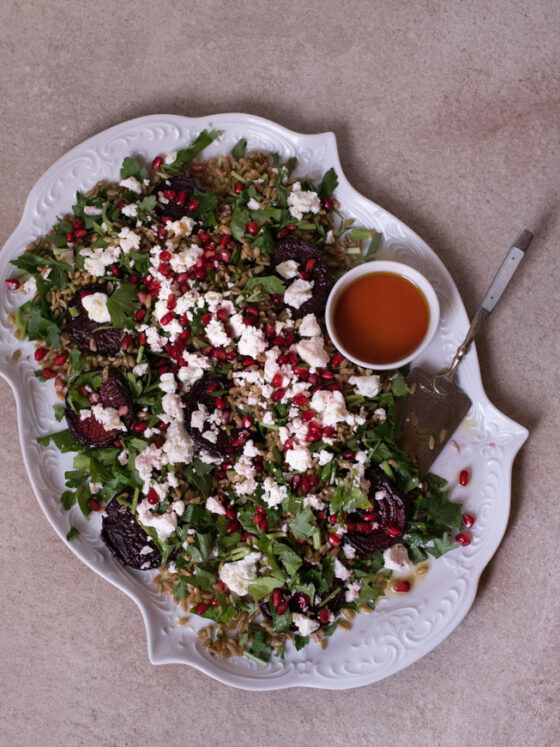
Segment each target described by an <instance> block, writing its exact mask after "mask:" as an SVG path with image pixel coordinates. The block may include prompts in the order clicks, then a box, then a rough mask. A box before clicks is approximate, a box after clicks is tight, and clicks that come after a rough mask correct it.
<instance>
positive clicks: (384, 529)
mask: <svg viewBox="0 0 560 747" xmlns="http://www.w3.org/2000/svg"><path fill="white" fill-rule="evenodd" d="M365 478H366V480H369V482H370V485H371V487H370V492H369V498H370V500H371V502H372V504H373V507H374V510H375V512H376V514H377V518H376V520H375V522H374V524H373V526H375V529H373V530H372V531H371V532H359V531H357V530H356V531H352V532H348V533H347V534H346V535H345V539H346V540H347V541H348V542H350V544H351V545H353V546H354V547H355V548H356V550H357V551H358V552H359V553H360V554H361V555H369V554H370V553H372V552H375V551H376V550H385V549H386V548H387V547H391V545H394V544H395V542H398V541H399V540H400V539H401V537H402V535H403V533H404V529H405V525H406V506H405V502H404V499H403V497H402V495H401V494H400V493H399V491H398V490H397V488H396V487H395V485H394V484H393V483H392V482H391V481H390V480H389V478H388V477H387V475H386V474H385V473H384V472H383V470H382V469H380V468H379V467H370V468H369V469H367V470H366V472H365ZM380 490H381V491H383V492H384V493H385V497H384V498H383V499H382V500H376V499H375V494H376V492H377V491H380ZM363 515H364V512H363V511H361V510H359V511H353V512H352V513H350V514H348V517H347V521H349V522H352V523H359V522H363Z"/></svg>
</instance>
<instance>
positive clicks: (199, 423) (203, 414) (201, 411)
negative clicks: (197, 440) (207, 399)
mask: <svg viewBox="0 0 560 747" xmlns="http://www.w3.org/2000/svg"><path fill="white" fill-rule="evenodd" d="M207 420H208V410H207V409H206V407H205V405H203V404H202V403H201V402H199V403H198V409H196V410H195V411H194V412H193V413H192V415H191V428H197V429H198V430H199V431H202V429H203V428H204V426H205V424H206V421H207Z"/></svg>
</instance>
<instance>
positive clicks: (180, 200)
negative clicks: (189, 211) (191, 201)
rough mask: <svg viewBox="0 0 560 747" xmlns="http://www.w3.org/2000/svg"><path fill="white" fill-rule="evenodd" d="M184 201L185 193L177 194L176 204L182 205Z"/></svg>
mask: <svg viewBox="0 0 560 747" xmlns="http://www.w3.org/2000/svg"><path fill="white" fill-rule="evenodd" d="M186 199H187V193H186V192H179V194H178V195H177V202H178V203H179V205H184V204H185V200H186Z"/></svg>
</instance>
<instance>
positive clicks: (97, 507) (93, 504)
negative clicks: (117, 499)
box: [87, 498, 101, 511]
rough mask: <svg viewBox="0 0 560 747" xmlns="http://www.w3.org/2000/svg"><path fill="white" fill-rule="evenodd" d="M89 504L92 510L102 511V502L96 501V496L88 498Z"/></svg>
mask: <svg viewBox="0 0 560 747" xmlns="http://www.w3.org/2000/svg"><path fill="white" fill-rule="evenodd" d="M87 504H88V506H89V507H90V508H91V510H92V511H101V503H99V501H96V500H95V498H88V500H87Z"/></svg>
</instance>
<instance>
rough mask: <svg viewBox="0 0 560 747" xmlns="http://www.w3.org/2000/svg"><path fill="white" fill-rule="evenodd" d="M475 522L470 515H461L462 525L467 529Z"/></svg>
mask: <svg viewBox="0 0 560 747" xmlns="http://www.w3.org/2000/svg"><path fill="white" fill-rule="evenodd" d="M475 521H476V519H475V517H474V516H473V515H472V514H463V524H464V525H465V526H466V528H467V529H470V528H471V527H472V525H473V524H474V522H475Z"/></svg>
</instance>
